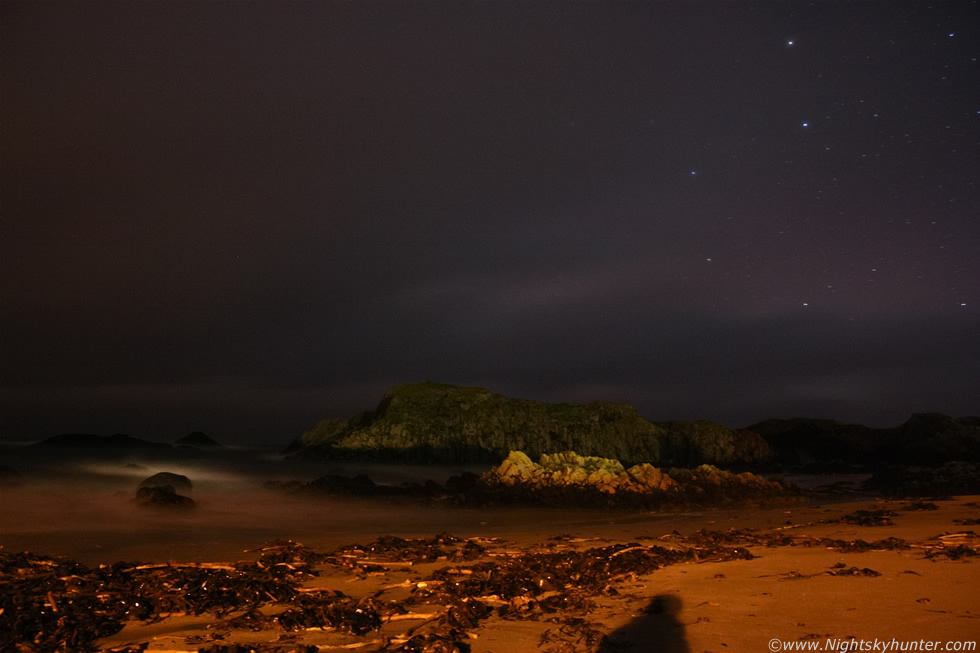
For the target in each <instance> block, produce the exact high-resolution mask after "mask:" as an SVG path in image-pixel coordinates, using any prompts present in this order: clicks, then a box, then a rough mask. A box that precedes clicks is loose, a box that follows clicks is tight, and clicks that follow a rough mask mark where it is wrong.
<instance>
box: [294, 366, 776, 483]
mask: <svg viewBox="0 0 980 653" xmlns="http://www.w3.org/2000/svg"><path fill="white" fill-rule="evenodd" d="M512 450H519V451H524V452H526V453H527V454H528V455H530V456H534V457H539V456H541V455H542V454H551V453H555V452H560V451H567V450H574V451H577V452H580V454H581V455H584V456H599V457H604V458H612V459H616V460H622V461H628V462H630V463H642V462H647V463H652V464H656V465H661V466H663V465H698V464H703V463H709V464H715V465H725V466H727V465H744V464H755V463H758V462H761V461H764V460H767V459H769V458H770V457H771V451H770V450H769V447H768V445H767V444H766V442H765V441H764V440H763V439H762V438H760V437H759V436H758V435H756V434H754V433H749V432H739V431H735V432H733V431H730V430H729V429H727V428H725V427H724V426H721V425H720V424H714V423H712V422H667V423H663V424H655V423H652V422H648V421H647V420H645V419H643V418H642V417H640V416H639V415H638V414H637V412H636V410H635V409H634V408H633V407H632V406H630V405H628V404H616V403H609V402H603V401H595V402H592V403H589V404H571V403H544V402H540V401H532V400H528V399H512V398H509V397H504V396H502V395H499V394H495V393H492V392H490V391H488V390H485V389H483V388H466V387H459V386H452V385H444V384H438V383H431V382H426V383H418V384H412V385H406V386H400V387H396V388H393V389H392V390H390V391H389V392H388V393H387V394H386V395H385V396H384V398H383V399H382V401H381V403H380V404H379V406H378V408H377V409H376V410H374V411H373V412H370V413H363V414H361V415H359V416H357V417H354V418H351V419H349V420H338V419H331V420H324V421H322V422H320V423H319V424H318V425H317V426H316V428H314V429H313V430H311V431H309V432H307V433H304V434H303V435H302V436H301V437H300V438H298V439H297V440H296V441H294V442H293V443H292V444H291V445H290V447H289V449H288V451H289V452H292V453H294V454H303V455H308V454H314V455H325V456H329V457H334V458H350V457H359V458H381V459H383V458H388V459H402V460H413V461H419V462H429V463H432V462H453V463H466V462H494V463H496V462H499V461H500V460H502V459H503V458H504V457H505V456H507V453H508V452H509V451H512Z"/></svg>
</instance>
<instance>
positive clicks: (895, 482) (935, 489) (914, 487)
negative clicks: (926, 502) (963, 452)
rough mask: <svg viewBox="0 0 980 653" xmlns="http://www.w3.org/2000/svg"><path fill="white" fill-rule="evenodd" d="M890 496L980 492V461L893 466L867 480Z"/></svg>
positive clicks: (871, 486)
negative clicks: (925, 465) (922, 465)
mask: <svg viewBox="0 0 980 653" xmlns="http://www.w3.org/2000/svg"><path fill="white" fill-rule="evenodd" d="M864 488H865V489H866V490H873V491H875V492H878V493H880V494H882V495H885V496H888V497H893V498H896V497H928V496H951V495H962V494H980V464H978V463H967V462H948V463H946V464H944V465H940V466H938V467H900V466H889V467H885V468H883V469H881V470H879V471H877V472H876V473H875V474H874V475H873V476H872V477H871V478H869V479H868V480H867V481H865V483H864Z"/></svg>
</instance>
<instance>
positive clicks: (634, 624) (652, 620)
mask: <svg viewBox="0 0 980 653" xmlns="http://www.w3.org/2000/svg"><path fill="white" fill-rule="evenodd" d="M682 606H683V601H681V598H680V597H679V596H677V595H675V594H658V595H657V596H655V597H653V599H652V600H651V601H650V603H649V604H647V606H646V607H645V608H643V614H641V615H640V616H638V617H636V618H635V619H633V621H631V622H629V623H628V624H626V625H625V626H623V627H622V628H617V629H616V630H614V631H613V632H611V633H609V635H607V636H606V638H605V640H604V641H603V642H602V645H601V646H600V647H599V650H598V653H632V652H633V651H637V652H639V651H645V652H648V653H690V651H691V649H690V647H688V645H687V639H686V638H685V637H684V624H682V623H681V622H680V612H681V607H682Z"/></svg>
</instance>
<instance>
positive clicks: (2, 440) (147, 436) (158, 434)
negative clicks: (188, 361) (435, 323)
mask: <svg viewBox="0 0 980 653" xmlns="http://www.w3.org/2000/svg"><path fill="white" fill-rule="evenodd" d="M421 383H436V384H438V385H447V386H450V387H466V388H477V389H481V390H488V391H489V392H491V393H493V394H502V393H498V392H495V391H494V390H493V388H484V387H482V386H457V385H454V384H446V383H441V382H438V381H430V380H426V381H421V382H417V383H410V384H399V386H393V387H392V388H389V390H392V389H394V388H396V387H400V386H402V385H416V384H421ZM503 396H505V397H507V398H510V399H521V400H530V401H536V402H541V403H571V404H580V405H585V404H588V403H590V402H589V401H588V400H586V401H568V402H563V401H555V402H551V401H542V400H540V399H532V398H528V397H514V396H511V395H503ZM380 401H381V398H380V397H379V400H378V401H377V402H375V403H374V405H373V407H371V408H365V409H363V410H359V411H354V412H352V413H350V414H347V415H342V416H327V417H322V418H320V419H321V420H322V419H349V418H354V417H357V416H358V415H360V414H362V413H365V412H367V413H370V412H373V411H375V410H376V409H377V407H378V405H379V403H380ZM603 401H605V400H603ZM611 403H625V404H628V405H630V406H632V404H629V402H611ZM633 408H636V407H635V406H633ZM637 413H638V414H639V416H640V417H641V418H642V419H644V420H646V421H648V422H651V423H654V424H658V423H660V424H664V423H669V422H695V421H708V422H714V423H718V424H721V425H722V426H724V427H725V428H727V429H729V430H732V431H741V430H751V427H752V426H754V425H756V424H760V423H762V422H765V421H769V420H787V421H789V420H816V421H833V422H837V423H840V424H851V425H859V426H866V427H870V428H873V429H891V428H898V427H900V426H902V425H903V424H905V423H907V422H908V421H909V420H911V419H912V418H913V417H915V416H916V415H933V414H940V415H944V416H946V417H950V418H952V419H957V420H959V419H968V418H974V417H977V416H976V415H966V414H965V415H948V414H946V413H941V412H939V411H922V410H918V411H912V412H910V413H909V414H908V415H906V416H905V417H904V418H902V419H901V420H899V421H897V422H890V423H869V422H862V421H860V420H847V419H837V418H834V417H817V416H811V415H792V416H769V417H766V418H763V419H759V420H755V421H753V422H750V423H747V424H743V425H733V424H725V423H723V422H718V421H717V420H711V419H707V418H692V419H680V418H677V419H673V418H667V419H650V418H649V417H647V416H645V415H643V414H642V413H640V412H639V411H637ZM319 421H320V420H317V422H314V423H313V424H310V425H309V426H308V427H307V428H305V429H304V430H302V431H299V432H297V433H294V434H292V435H285V436H283V438H285V439H283V438H280V439H278V440H271V439H261V438H248V437H245V438H243V439H238V438H234V437H232V438H231V439H230V440H225V439H223V438H222V437H221V436H216V435H215V433H214V432H210V431H207V430H203V429H192V430H189V431H186V432H183V433H178V434H173V433H168V432H164V431H162V430H155V431H153V432H152V433H142V432H133V431H123V430H111V429H110V430H108V431H87V430H79V429H68V430H63V431H59V432H57V433H50V434H44V435H38V436H36V437H34V438H32V439H24V438H18V437H16V436H15V437H10V436H8V435H6V434H3V433H0V445H30V444H37V443H39V442H43V441H46V440H49V439H52V438H55V437H58V436H64V435H95V436H99V437H113V436H126V437H130V438H135V439H138V440H143V441H147V442H150V443H154V444H168V445H173V444H176V442H177V441H179V440H181V439H183V438H185V437H188V436H189V435H193V434H195V433H203V434H204V435H205V436H207V437H209V438H211V439H212V440H214V441H216V442H217V443H218V444H219V445H220V446H221V447H225V448H231V449H234V448H238V447H244V448H253V447H260V448H261V447H277V448H279V447H285V446H288V445H289V444H290V443H292V442H293V441H294V440H296V439H297V438H299V437H300V435H302V434H303V433H305V432H307V431H310V430H312V429H313V428H314V427H315V426H316V424H317V423H318V422H319Z"/></svg>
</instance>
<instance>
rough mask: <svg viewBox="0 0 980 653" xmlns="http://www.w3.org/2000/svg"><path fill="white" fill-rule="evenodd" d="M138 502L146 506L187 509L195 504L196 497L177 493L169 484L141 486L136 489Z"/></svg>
mask: <svg viewBox="0 0 980 653" xmlns="http://www.w3.org/2000/svg"><path fill="white" fill-rule="evenodd" d="M136 503H137V504H139V505H140V506H142V507H145V508H177V509H181V510H187V509H190V508H193V507H194V506H195V503H194V499H191V498H190V497H185V496H184V495H182V494H177V490H175V489H173V488H172V487H170V486H169V485H154V486H151V487H141V488H140V489H138V490H137V491H136Z"/></svg>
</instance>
